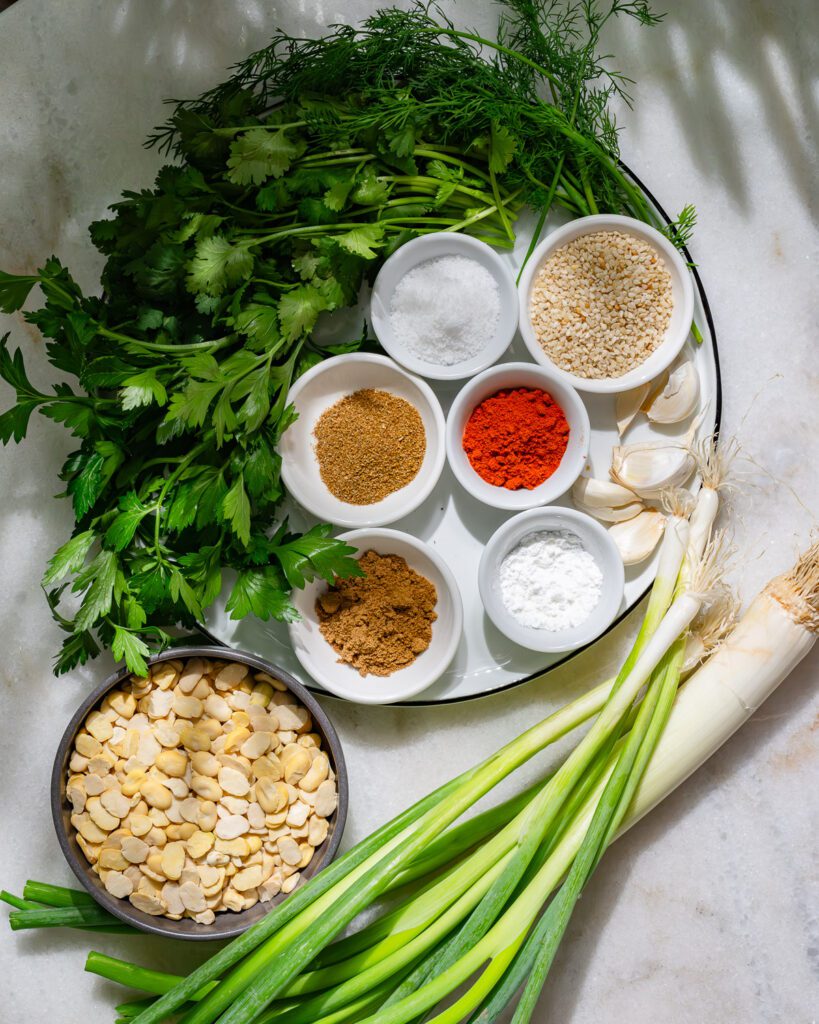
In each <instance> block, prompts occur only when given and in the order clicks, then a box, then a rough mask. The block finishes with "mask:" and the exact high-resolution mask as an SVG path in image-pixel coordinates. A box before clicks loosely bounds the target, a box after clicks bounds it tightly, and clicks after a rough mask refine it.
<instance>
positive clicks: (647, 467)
mask: <svg viewBox="0 0 819 1024" xmlns="http://www.w3.org/2000/svg"><path fill="white" fill-rule="evenodd" d="M692 436H693V435H692ZM690 444H691V437H685V438H682V439H681V440H679V441H675V442H669V441H644V442H641V443H640V444H628V445H618V446H617V447H616V448H613V449H612V452H611V469H610V470H609V473H610V474H611V478H612V480H614V481H615V483H618V484H621V485H622V486H623V487H627V488H628V489H629V490H632V491H634V493H635V494H638V495H639V496H640V497H641V498H654V499H656V498H660V497H661V496H662V494H663V492H664V491H668V490H671V489H672V488H674V487H681V486H682V485H683V484H684V483H685V482H686V480H688V478H689V477H690V476H691V474H692V473H693V472H694V470H695V468H696V460H695V459H694V456H693V455H692V454H691V450H690Z"/></svg>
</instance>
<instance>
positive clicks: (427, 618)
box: [288, 529, 463, 704]
mask: <svg viewBox="0 0 819 1024" xmlns="http://www.w3.org/2000/svg"><path fill="white" fill-rule="evenodd" d="M339 538H340V539H341V540H343V541H345V542H346V543H347V544H350V545H352V546H353V547H355V548H356V549H357V553H358V554H357V557H358V558H359V560H360V562H361V563H363V564H362V569H363V571H364V575H363V576H361V577H358V578H357V577H350V578H349V579H346V580H339V581H337V583H336V585H335V586H333V587H328V585H327V584H326V583H325V582H323V581H321V580H316V581H314V582H312V583H308V584H307V586H305V587H304V588H303V589H302V590H298V591H294V592H293V595H292V597H293V603H294V605H295V607H296V610H297V611H298V613H299V615H300V618H299V619H298V620H296V621H294V622H291V623H290V624H289V626H288V630H289V636H290V642H291V644H292V648H293V651H294V653H295V655H296V657H297V658H298V660H299V662H300V664H301V666H302V668H303V669H304V671H305V672H307V673H308V674H309V675H310V676H311V677H312V678H313V679H315V680H316V682H318V683H320V684H321V686H323V687H324V689H326V690H328V691H329V692H330V693H332V694H334V695H335V696H337V697H344V698H347V699H349V700H353V701H356V702H357V703H359V704H390V703H393V702H395V701H402V700H407V699H408V698H410V697H413V696H415V695H416V694H418V693H420V692H421V691H422V690H425V689H427V688H428V687H429V686H430V685H431V684H432V683H434V682H435V680H436V679H438V678H439V677H440V676H441V675H442V674H443V673H444V672H445V670H446V669H447V667H448V666H449V664H450V662H451V661H452V659H453V656H454V654H455V651H456V649H457V648H458V644H459V642H460V639H461V633H462V630H463V605H462V601H461V595H460V591H459V589H458V584H457V582H456V580H455V576H454V574H453V572H452V570H451V569H450V568H449V566H448V565H447V562H446V561H445V560H444V559H443V558H442V557H441V555H440V554H439V553H438V552H437V551H436V550H435V549H434V548H433V547H432V546H431V545H429V544H425V543H424V542H423V541H421V540H418V539H417V538H416V537H413V536H411V535H410V534H408V533H402V532H401V531H398V530H389V529H362V530H352V531H350V532H348V533H342V534H340V535H339ZM354 557H355V556H354Z"/></svg>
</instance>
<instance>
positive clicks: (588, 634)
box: [478, 506, 625, 653]
mask: <svg viewBox="0 0 819 1024" xmlns="http://www.w3.org/2000/svg"><path fill="white" fill-rule="evenodd" d="M624 584H625V573H624V570H623V561H622V559H621V557H620V554H619V552H618V551H617V547H616V545H615V544H614V541H613V540H612V539H611V537H610V536H609V534H608V533H607V532H606V530H605V529H604V528H603V527H602V526H601V525H600V523H598V522H597V521H596V520H594V519H592V518H591V517H590V516H587V515H585V513H583V512H577V511H575V510H574V509H568V508H558V507H556V506H552V507H550V508H534V509H530V510H529V511H527V512H521V513H519V514H518V515H516V516H512V518H511V519H508V520H507V521H506V522H505V523H504V524H503V525H502V526H501V527H500V528H499V529H498V530H496V531H495V533H494V534H493V535H492V536H491V537H490V539H489V543H488V544H487V545H486V547H485V548H484V552H483V555H482V557H481V561H480V565H479V567H478V589H479V590H480V595H481V600H482V602H483V606H484V608H485V610H486V614H487V615H488V616H489V618H490V619H491V620H492V622H493V623H494V624H495V625H496V626H497V628H498V629H499V630H500V631H501V633H503V634H504V636H507V637H508V638H509V639H510V640H512V641H513V642H514V643H516V644H520V646H521V647H527V648H528V649H529V650H532V651H544V652H549V653H558V652H560V651H573V650H577V649H578V648H580V647H585V646H586V644H590V643H591V642H592V641H593V640H595V639H596V638H597V637H598V636H600V634H601V633H603V632H604V631H605V630H606V629H607V628H608V627H609V626H610V625H611V623H612V622H613V621H614V618H615V616H616V615H617V613H618V611H619V610H620V607H621V605H622V603H623V587H624Z"/></svg>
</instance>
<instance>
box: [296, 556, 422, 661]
mask: <svg viewBox="0 0 819 1024" xmlns="http://www.w3.org/2000/svg"><path fill="white" fill-rule="evenodd" d="M358 564H359V565H360V566H361V568H362V569H363V570H364V572H365V573H366V575H365V576H357V577H356V576H353V577H351V578H350V579H344V580H338V582H337V583H336V584H335V586H333V587H330V588H329V590H327V591H325V592H324V593H323V594H322V595H321V596H320V597H319V598H318V600H317V601H316V615H317V616H318V620H319V626H320V628H321V632H322V635H323V636H324V639H325V640H327V642H328V643H329V644H331V645H332V647H333V648H334V649H335V650H336V651H338V654H339V661H343V662H346V664H348V665H352V666H353V668H357V669H358V671H359V672H360V673H361V675H362V676H365V675H368V674H369V675H374V676H389V675H392V673H393V672H395V671H397V670H398V669H399V668H404V667H405V666H407V665H410V664H412V662H413V661H415V659H416V658H417V657H418V655H419V654H423V653H424V651H425V650H426V649H427V647H429V645H430V642H431V641H432V623H433V622H434V621H435V620H436V619H437V617H438V616H437V614H436V612H435V604H436V601H437V599H438V595H437V593H436V591H435V587H434V586H433V585H432V584H431V583H430V582H429V580H428V579H427V578H426V577H425V576H421V575H420V574H419V573H417V572H415V571H414V570H413V569H410V567H409V566H408V565H407V563H406V561H405V560H404V559H403V558H402V557H401V556H400V555H379V554H378V552H376V551H365V552H364V554H363V555H362V556H361V558H360V559H359V562H358Z"/></svg>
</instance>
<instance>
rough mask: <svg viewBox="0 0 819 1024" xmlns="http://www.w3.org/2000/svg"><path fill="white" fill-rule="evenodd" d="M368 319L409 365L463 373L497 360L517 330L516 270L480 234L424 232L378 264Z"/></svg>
mask: <svg viewBox="0 0 819 1024" xmlns="http://www.w3.org/2000/svg"><path fill="white" fill-rule="evenodd" d="M370 322H371V323H372V326H373V330H374V331H375V333H376V336H377V337H378V340H379V341H380V342H381V345H382V346H383V348H384V349H385V351H387V352H388V353H389V354H390V355H391V356H392V358H393V359H394V360H395V361H396V362H397V363H400V364H401V365H402V366H404V367H406V369H408V370H411V371H412V372H413V373H417V374H419V375H420V376H421V377H429V378H431V379H432V380H463V379H464V378H466V377H471V376H473V375H474V374H476V373H480V371H481V370H485V369H486V368H487V367H488V366H491V365H492V363H494V362H496V361H497V360H498V359H499V358H500V357H501V356H502V355H503V353H504V352H505V350H506V349H507V348H508V346H509V343H510V342H511V341H512V338H513V337H514V334H515V331H516V330H517V326H518V299H517V290H516V288H515V282H514V279H513V277H512V272H511V270H510V268H509V266H508V265H507V263H506V261H505V260H504V259H503V258H502V257H500V256H499V255H498V254H497V253H496V252H495V250H494V249H492V248H491V246H488V245H486V243H485V242H480V241H478V239H477V238H471V237H470V236H469V235H459V234H455V233H454V232H448V231H438V232H435V233H433V234H430V235H422V236H421V237H420V238H414V239H413V240H412V241H411V242H407V244H406V245H402V246H401V248H400V249H398V250H397V251H396V252H394V253H393V254H392V256H390V257H389V259H388V260H387V261H386V262H385V263H384V265H383V267H382V268H381V270H380V271H379V273H378V276H377V277H376V279H375V284H374V285H373V290H372V296H371V298H370Z"/></svg>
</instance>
